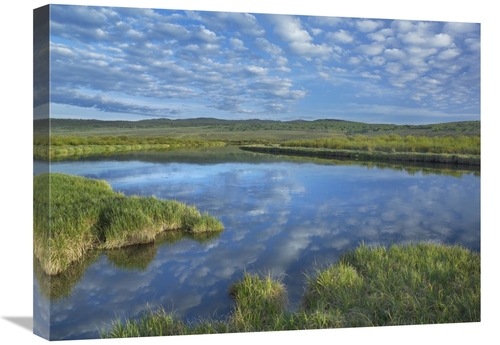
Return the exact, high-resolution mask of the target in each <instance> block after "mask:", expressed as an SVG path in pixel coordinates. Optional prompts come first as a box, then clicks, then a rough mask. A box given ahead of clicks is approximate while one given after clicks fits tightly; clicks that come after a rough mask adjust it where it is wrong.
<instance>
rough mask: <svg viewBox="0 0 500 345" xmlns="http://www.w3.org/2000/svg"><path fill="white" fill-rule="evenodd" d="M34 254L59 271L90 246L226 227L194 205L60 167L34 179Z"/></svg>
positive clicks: (48, 267)
mask: <svg viewBox="0 0 500 345" xmlns="http://www.w3.org/2000/svg"><path fill="white" fill-rule="evenodd" d="M33 187H34V194H33V207H34V217H33V219H34V224H33V229H34V232H33V234H34V238H33V241H34V243H33V244H34V255H35V257H36V258H37V259H38V260H39V261H40V264H41V268H42V269H43V271H44V272H46V273H47V274H50V275H54V274H58V273H61V272H63V271H65V270H66V269H68V267H69V266H70V265H71V264H72V263H74V262H75V261H78V260H80V259H81V258H82V257H83V256H84V255H85V253H86V252H87V251H89V250H91V249H114V248H122V247H125V246H130V245H134V244H142V243H150V242H152V241H154V239H155V238H156V237H157V235H158V234H160V233H162V232H164V231H167V230H176V229H180V230H182V231H183V232H186V233H193V234H197V233H203V232H206V231H217V232H218V231H222V230H223V225H222V223H220V222H219V221H218V220H217V219H215V218H213V217H211V216H209V215H208V214H201V213H200V212H199V211H198V210H197V209H196V208H195V207H194V206H188V205H185V204H182V203H179V202H177V201H173V200H161V199H156V198H154V197H137V196H132V197H125V196H124V195H123V194H120V193H116V192H114V191H113V190H112V188H111V186H110V185H109V184H107V183H106V182H105V181H100V180H94V179H88V178H84V177H79V176H72V175H65V174H59V173H51V174H41V175H37V176H35V177H34V181H33Z"/></svg>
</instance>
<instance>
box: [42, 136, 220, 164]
mask: <svg viewBox="0 0 500 345" xmlns="http://www.w3.org/2000/svg"><path fill="white" fill-rule="evenodd" d="M224 145H225V143H224V142H222V141H220V140H219V141H217V140H188V139H176V138H168V137H164V136H155V137H133V136H127V135H114V136H111V135H106V136H94V135H91V136H77V135H51V136H50V138H49V137H48V136H35V137H34V140H33V154H34V157H35V158H37V159H49V158H50V159H54V158H61V157H68V156H90V155H102V154H111V153H119V152H131V151H145V150H175V149H181V148H194V147H197V148H200V147H213V146H224Z"/></svg>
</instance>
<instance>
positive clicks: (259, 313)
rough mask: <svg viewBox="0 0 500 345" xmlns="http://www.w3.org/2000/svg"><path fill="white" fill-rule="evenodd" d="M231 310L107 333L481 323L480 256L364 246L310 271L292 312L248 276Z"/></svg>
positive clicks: (275, 284)
mask: <svg viewBox="0 0 500 345" xmlns="http://www.w3.org/2000/svg"><path fill="white" fill-rule="evenodd" d="M228 294H229V296H231V297H232V298H233V299H234V308H233V311H232V313H230V314H229V315H227V316H226V317H224V318H222V319H217V320H215V319H202V320H197V321H193V322H184V321H182V320H181V319H179V318H177V317H176V316H175V313H167V312H166V311H165V310H163V309H160V310H149V311H147V312H145V313H144V315H143V316H142V317H141V318H139V319H138V320H129V319H127V320H125V321H120V320H118V321H116V322H115V323H114V324H113V328H112V329H111V330H110V331H106V332H103V333H102V337H103V338H114V337H116V338H122V337H145V336H162V335H186V334H211V333H232V332H262V331H283V330H306V329H324V328H345V327H371V326H395V325H418V324H437V323H462V322H479V321H480V320H481V317H480V311H481V303H480V302H481V301H480V255H479V254H478V253H475V252H471V251H469V250H467V249H465V248H463V247H459V246H447V245H438V244H431V243H418V244H403V245H393V246H391V247H382V246H379V247H369V246H366V245H361V246H359V247H358V248H357V249H355V250H352V251H349V252H347V253H345V254H344V255H342V256H341V257H340V258H339V260H338V261H337V262H336V263H332V264H331V265H329V266H326V267H321V268H318V269H317V272H314V273H309V274H306V277H305V289H304V294H303V296H302V301H301V305H300V307H299V308H298V310H296V311H293V312H291V311H289V310H288V305H287V301H288V299H287V292H286V288H285V286H284V285H283V283H282V282H281V281H280V280H276V279H272V278H271V277H270V275H258V274H250V273H245V274H244V276H243V278H242V279H241V280H240V281H238V282H235V283H234V284H233V285H232V286H231V287H230V289H229V291H228Z"/></svg>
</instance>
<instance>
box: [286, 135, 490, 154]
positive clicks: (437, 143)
mask: <svg viewBox="0 0 500 345" xmlns="http://www.w3.org/2000/svg"><path fill="white" fill-rule="evenodd" d="M281 146H283V147H307V148H325V149H336V150H363V151H382V152H393V153H394V152H398V153H407V152H419V153H437V154H465V155H480V154H481V137H480V136H479V135H477V136H463V135H459V136H443V137H428V136H413V135H407V136H399V135H397V134H391V135H378V136H370V137H368V136H364V135H354V136H347V137H333V138H329V139H317V140H292V141H288V142H285V143H283V144H281Z"/></svg>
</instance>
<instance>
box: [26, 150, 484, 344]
mask: <svg viewBox="0 0 500 345" xmlns="http://www.w3.org/2000/svg"><path fill="white" fill-rule="evenodd" d="M40 169H42V170H43V164H42V163H40V162H34V174H36V173H38V172H39V171H40ZM50 169H51V171H52V172H63V173H67V174H75V175H81V176H85V177H90V178H97V179H104V180H106V181H107V182H108V183H109V184H110V185H111V186H112V187H113V189H114V190H115V191H120V192H123V193H124V194H125V195H141V196H150V195H154V196H156V197H158V198H164V199H175V200H178V201H182V202H185V203H187V204H191V205H195V206H196V207H197V208H199V209H200V210H201V211H207V212H208V213H210V214H211V215H214V216H216V217H217V218H219V219H220V220H221V221H222V223H223V224H224V226H225V230H224V232H222V233H221V234H218V235H216V236H212V237H204V238H187V237H183V236H181V235H178V234H175V233H172V234H167V235H166V236H164V237H162V238H159V240H158V241H157V242H156V243H154V244H150V245H145V246H136V247H130V248H127V249H126V250H120V251H108V252H99V253H89V255H88V258H86V259H85V260H84V261H82V262H81V263H79V264H78V265H76V266H75V267H74V268H73V269H71V270H70V271H69V272H66V273H64V274H62V275H60V276H57V277H54V278H51V279H50V280H48V279H47V277H45V276H44V275H43V274H42V273H40V271H39V269H38V268H37V266H36V263H35V265H34V267H35V270H34V285H35V286H34V302H35V305H40V306H45V307H47V306H50V313H48V314H47V315H45V314H44V315H38V316H36V317H35V320H34V326H35V332H38V334H43V333H44V332H47V329H44V327H43V325H44V324H46V323H47V320H48V319H50V323H51V325H52V326H51V330H50V338H51V339H53V340H55V339H82V338H99V337H100V335H99V334H100V333H99V332H101V331H103V330H107V329H109V328H110V327H111V325H112V323H113V322H114V321H115V320H116V319H117V318H118V317H120V318H123V317H127V318H136V317H138V316H139V315H140V314H141V313H142V312H144V311H147V310H148V309H153V310H155V308H157V307H159V306H161V307H163V308H164V309H165V310H166V311H169V312H170V311H172V312H174V313H175V315H177V316H178V317H181V318H183V319H185V320H196V319H197V318H200V317H201V318H219V317H224V316H225V315H227V314H228V313H229V312H230V311H231V310H232V306H233V304H232V303H233V302H232V300H231V298H230V297H228V288H229V286H230V285H231V283H233V282H235V281H236V280H238V279H239V278H240V277H242V275H243V274H244V272H253V273H263V274H266V273H270V274H271V275H272V276H273V277H275V278H279V279H281V280H282V281H283V282H284V284H285V286H286V288H287V291H288V296H289V300H290V309H291V310H293V309H295V308H297V305H298V303H299V301H300V298H301V295H302V293H303V291H304V287H305V281H306V275H307V274H314V272H315V271H316V270H317V269H319V268H323V267H325V265H327V264H329V263H333V262H335V261H336V260H337V259H338V257H339V255H341V254H342V253H345V252H346V251H348V250H350V249H354V248H355V247H357V246H358V245H359V244H360V243H362V242H364V243H365V244H368V245H379V244H383V245H390V244H392V243H407V242H418V241H430V242H435V243H444V244H459V245H462V246H465V247H467V248H470V249H472V250H474V251H480V174H479V173H478V172H470V171H457V170H440V169H436V168H435V167H434V168H415V167H401V166H389V165H377V164H363V163H353V162H328V161H321V160H307V159H293V158H286V157H279V156H272V155H265V154H256V153H250V152H243V151H241V150H239V149H237V148H218V149H205V150H198V151H197V150H186V151H171V152H142V153H129V154H121V155H116V156H108V157H94V158H80V159H78V160H65V161H59V162H52V163H51V166H50ZM47 335H48V334H46V336H47Z"/></svg>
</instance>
